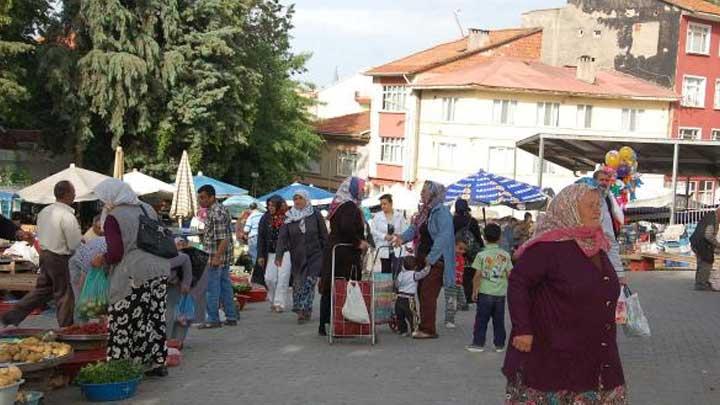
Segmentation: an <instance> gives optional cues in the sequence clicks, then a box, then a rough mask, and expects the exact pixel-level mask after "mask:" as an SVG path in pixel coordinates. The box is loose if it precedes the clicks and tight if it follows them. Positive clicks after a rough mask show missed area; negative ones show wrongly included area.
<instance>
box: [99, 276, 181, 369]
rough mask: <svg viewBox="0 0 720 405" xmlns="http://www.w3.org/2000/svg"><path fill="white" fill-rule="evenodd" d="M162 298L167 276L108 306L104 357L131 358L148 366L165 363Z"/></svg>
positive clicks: (159, 365) (165, 346)
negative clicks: (106, 340)
mask: <svg viewBox="0 0 720 405" xmlns="http://www.w3.org/2000/svg"><path fill="white" fill-rule="evenodd" d="M166 300H167V277H157V278H154V279H151V280H148V281H146V282H145V283H143V284H142V285H141V286H139V287H132V290H131V291H130V294H128V296H127V297H125V298H124V299H122V300H120V301H118V302H116V303H114V304H112V305H110V307H109V311H108V324H109V329H110V338H109V339H108V347H107V357H108V360H110V359H130V360H135V361H137V362H139V363H141V364H143V365H145V366H146V367H148V368H150V369H152V368H157V367H161V366H164V365H165V359H166V358H167V345H166V344H165V333H166V331H167V329H166V324H165V305H166Z"/></svg>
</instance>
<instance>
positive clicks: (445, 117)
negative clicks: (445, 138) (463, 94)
mask: <svg viewBox="0 0 720 405" xmlns="http://www.w3.org/2000/svg"><path fill="white" fill-rule="evenodd" d="M457 103H458V98H457V97H443V98H442V121H444V122H454V121H455V111H456V110H457Z"/></svg>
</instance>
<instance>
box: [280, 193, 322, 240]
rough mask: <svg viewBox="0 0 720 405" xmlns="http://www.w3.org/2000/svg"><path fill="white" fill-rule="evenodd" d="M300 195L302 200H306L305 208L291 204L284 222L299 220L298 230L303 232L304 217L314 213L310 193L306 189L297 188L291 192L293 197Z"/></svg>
mask: <svg viewBox="0 0 720 405" xmlns="http://www.w3.org/2000/svg"><path fill="white" fill-rule="evenodd" d="M297 196H300V197H302V199H303V200H305V201H306V202H307V204H306V205H305V208H303V209H301V210H299V209H297V207H295V206H293V207H292V208H291V209H290V211H288V212H287V217H286V218H285V223H286V224H290V223H293V222H299V224H298V225H299V226H300V232H302V233H303V234H304V233H305V218H307V217H309V216H311V215H313V214H314V213H315V208H314V207H313V206H312V203H311V201H310V194H309V193H308V192H307V191H306V190H298V191H296V192H295V194H293V198H295V197H297Z"/></svg>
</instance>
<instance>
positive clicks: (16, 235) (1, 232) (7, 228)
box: [0, 215, 27, 240]
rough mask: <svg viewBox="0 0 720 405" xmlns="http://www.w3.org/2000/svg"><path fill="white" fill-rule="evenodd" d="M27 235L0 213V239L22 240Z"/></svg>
mask: <svg viewBox="0 0 720 405" xmlns="http://www.w3.org/2000/svg"><path fill="white" fill-rule="evenodd" d="M26 238H27V235H26V234H25V232H24V231H22V230H20V228H19V227H18V226H17V225H15V223H14V222H13V221H11V220H9V219H7V218H5V217H4V216H2V215H0V239H7V240H23V239H26Z"/></svg>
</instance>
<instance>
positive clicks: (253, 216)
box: [243, 203, 263, 266]
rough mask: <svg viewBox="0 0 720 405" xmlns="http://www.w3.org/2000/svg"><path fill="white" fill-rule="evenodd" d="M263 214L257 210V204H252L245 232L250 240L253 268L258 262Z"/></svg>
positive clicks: (249, 249)
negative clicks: (258, 246)
mask: <svg viewBox="0 0 720 405" xmlns="http://www.w3.org/2000/svg"><path fill="white" fill-rule="evenodd" d="M262 216H263V213H262V212H260V211H259V210H258V209H257V204H255V203H252V204H250V216H248V219H247V221H245V228H244V229H243V231H244V232H245V235H246V236H247V239H248V254H249V255H250V259H252V262H253V266H254V265H255V262H256V261H257V252H258V250H257V241H258V230H259V229H260V219H261V218H262Z"/></svg>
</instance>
